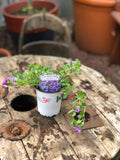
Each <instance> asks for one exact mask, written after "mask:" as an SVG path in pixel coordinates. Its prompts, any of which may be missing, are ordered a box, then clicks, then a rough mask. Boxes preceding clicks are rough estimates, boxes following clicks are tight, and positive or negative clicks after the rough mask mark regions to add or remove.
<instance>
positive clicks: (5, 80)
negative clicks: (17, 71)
mask: <svg viewBox="0 0 120 160" xmlns="http://www.w3.org/2000/svg"><path fill="white" fill-rule="evenodd" d="M7 79H8V77H7V76H6V77H5V79H4V81H3V83H2V86H4V85H5V84H6V83H7Z"/></svg>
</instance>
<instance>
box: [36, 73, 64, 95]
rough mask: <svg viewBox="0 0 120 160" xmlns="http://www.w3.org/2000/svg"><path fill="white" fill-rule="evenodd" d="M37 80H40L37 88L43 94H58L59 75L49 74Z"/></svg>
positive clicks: (59, 86) (59, 85)
mask: <svg viewBox="0 0 120 160" xmlns="http://www.w3.org/2000/svg"><path fill="white" fill-rule="evenodd" d="M39 79H40V80H42V82H41V83H39V88H40V89H41V90H42V91H43V92H58V91H59V90H60V88H61V84H60V83H59V81H60V75H57V74H54V73H49V74H44V75H41V76H40V77H39Z"/></svg>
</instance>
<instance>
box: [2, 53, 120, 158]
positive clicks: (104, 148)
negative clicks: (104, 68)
mask: <svg viewBox="0 0 120 160" xmlns="http://www.w3.org/2000/svg"><path fill="white" fill-rule="evenodd" d="M68 62H69V59H66V58H60V57H59V58H58V57H51V56H33V55H24V56H23V55H19V56H12V57H10V58H9V57H5V58H0V84H2V82H3V79H4V77H5V76H7V75H8V76H10V75H11V73H12V72H13V71H17V70H19V71H21V72H22V71H24V70H25V69H26V67H27V66H28V64H29V63H39V64H41V65H49V66H52V67H53V68H54V69H56V67H57V66H58V65H59V66H60V65H63V64H65V63H68ZM81 69H82V72H81V74H79V75H77V76H72V77H71V79H72V81H73V82H74V83H77V84H78V86H76V87H75V88H74V89H75V90H81V91H84V92H86V103H87V105H89V106H92V107H93V108H94V109H95V111H96V113H97V114H98V115H99V117H100V118H101V119H102V121H103V123H104V125H103V126H102V127H97V128H92V129H87V130H83V131H82V132H81V133H77V132H75V131H74V130H72V129H71V128H70V126H69V119H68V117H67V112H68V110H69V109H70V108H71V107H72V105H71V103H70V102H69V100H64V101H63V102H62V107H61V112H60V113H59V114H58V115H57V116H54V117H52V118H47V117H44V116H42V115H40V114H39V112H38V111H37V106H36V107H35V108H34V109H32V110H30V111H25V112H20V111H15V110H14V109H13V108H12V107H11V102H12V100H13V99H14V98H15V97H17V96H19V95H32V96H33V97H34V98H35V99H36V94H35V89H34V88H30V87H29V86H25V87H16V88H14V87H11V88H8V94H7V96H5V97H4V98H0V132H1V131H2V130H3V128H4V125H5V123H6V122H8V121H9V120H11V119H19V120H25V121H26V122H28V123H29V124H30V125H31V128H32V129H31V132H30V134H29V135H28V136H27V137H26V138H24V139H22V140H19V141H10V140H7V139H4V138H3V137H1V138H0V157H4V158H5V160H111V159H112V160H113V159H116V160H119V158H120V154H119V153H120V92H119V91H118V90H117V89H116V87H115V86H114V85H113V84H112V83H110V82H108V81H107V80H106V79H105V78H104V77H103V76H102V75H101V74H100V73H98V72H97V71H95V70H93V69H91V68H88V67H86V66H84V65H82V67H81Z"/></svg>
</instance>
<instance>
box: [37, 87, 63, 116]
mask: <svg viewBox="0 0 120 160" xmlns="http://www.w3.org/2000/svg"><path fill="white" fill-rule="evenodd" d="M36 94H37V106H38V111H39V112H40V114H41V115H43V116H46V117H52V116H54V115H57V114H58V113H59V112H60V108H61V100H62V92H56V93H45V92H41V91H39V90H38V89H36Z"/></svg>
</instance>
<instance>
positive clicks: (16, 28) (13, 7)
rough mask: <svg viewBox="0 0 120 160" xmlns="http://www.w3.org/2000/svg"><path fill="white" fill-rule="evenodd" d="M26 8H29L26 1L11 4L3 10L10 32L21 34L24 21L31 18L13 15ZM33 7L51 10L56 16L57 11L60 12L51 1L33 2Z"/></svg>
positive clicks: (35, 0) (36, 0) (34, 0)
mask: <svg viewBox="0 0 120 160" xmlns="http://www.w3.org/2000/svg"><path fill="white" fill-rule="evenodd" d="M24 6H27V1H26V0H23V1H18V2H13V3H10V4H8V5H7V6H5V7H4V8H3V9H2V13H3V15H4V17H5V21H6V25H7V29H8V30H9V31H12V32H15V33H19V32H20V30H21V26H22V22H23V20H24V19H25V18H28V17H29V16H18V15H17V16H16V15H13V13H16V12H18V11H20V10H21V9H22V8H23V7H24ZM33 6H34V7H35V8H36V9H43V8H46V9H47V10H49V13H51V14H55V15H56V14H57V11H58V6H57V4H56V3H55V2H51V1H49V0H41V1H38V0H33ZM44 30H45V29H44ZM44 30H43V31H44ZM41 31H42V30H41ZM35 32H36V31H35ZM32 33H33V32H32Z"/></svg>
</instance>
